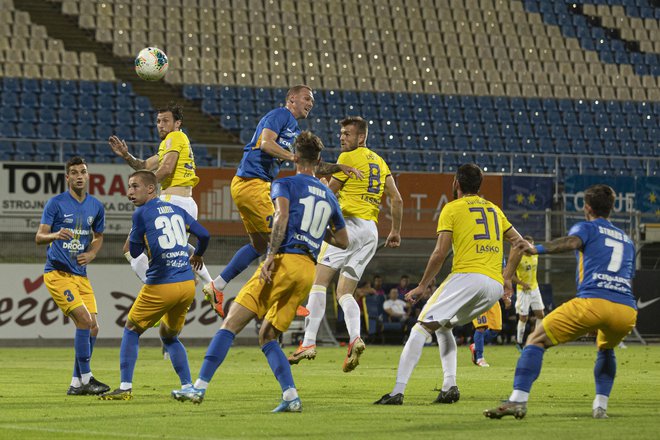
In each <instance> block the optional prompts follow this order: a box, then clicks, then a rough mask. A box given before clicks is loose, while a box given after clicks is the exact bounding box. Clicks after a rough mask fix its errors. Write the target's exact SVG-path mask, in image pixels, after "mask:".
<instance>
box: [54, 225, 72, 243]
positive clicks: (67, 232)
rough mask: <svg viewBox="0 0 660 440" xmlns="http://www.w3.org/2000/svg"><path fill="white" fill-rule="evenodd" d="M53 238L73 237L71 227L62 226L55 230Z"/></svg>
mask: <svg viewBox="0 0 660 440" xmlns="http://www.w3.org/2000/svg"><path fill="white" fill-rule="evenodd" d="M54 234H55V238H54V239H53V241H54V240H71V239H72V238H73V231H72V230H71V229H67V228H62V229H60V230H59V231H57V232H55V233H54Z"/></svg>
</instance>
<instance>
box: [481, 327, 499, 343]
mask: <svg viewBox="0 0 660 440" xmlns="http://www.w3.org/2000/svg"><path fill="white" fill-rule="evenodd" d="M499 334H500V332H498V331H497V330H491V329H488V330H486V331H485V332H484V344H490V343H491V342H493V341H494V340H495V338H497V335H499Z"/></svg>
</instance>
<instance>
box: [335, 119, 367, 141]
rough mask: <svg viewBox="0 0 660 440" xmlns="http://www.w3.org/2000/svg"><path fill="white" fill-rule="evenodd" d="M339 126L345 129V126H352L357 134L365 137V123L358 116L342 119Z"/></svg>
mask: <svg viewBox="0 0 660 440" xmlns="http://www.w3.org/2000/svg"><path fill="white" fill-rule="evenodd" d="M339 124H340V125H341V126H342V127H346V126H347V125H354V126H355V127H356V128H357V131H358V134H363V135H365V136H366V135H367V130H368V126H367V121H365V120H364V119H362V118H361V117H360V116H348V117H346V118H344V119H342V120H341V122H340V123H339Z"/></svg>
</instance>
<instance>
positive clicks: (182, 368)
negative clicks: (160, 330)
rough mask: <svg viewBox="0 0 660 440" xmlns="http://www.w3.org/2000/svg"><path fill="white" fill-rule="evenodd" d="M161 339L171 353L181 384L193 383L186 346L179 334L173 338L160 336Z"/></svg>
mask: <svg viewBox="0 0 660 440" xmlns="http://www.w3.org/2000/svg"><path fill="white" fill-rule="evenodd" d="M160 340H161V341H163V345H164V346H165V350H167V353H168V354H169V355H170V360H171V361H172V366H173V367H174V371H176V374H177V375H178V376H179V379H180V380H181V385H186V384H189V383H192V377H190V366H189V365H188V354H187V353H186V347H184V346H183V344H182V343H181V341H180V340H179V338H178V337H177V336H174V337H171V338H160Z"/></svg>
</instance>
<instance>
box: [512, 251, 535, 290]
mask: <svg viewBox="0 0 660 440" xmlns="http://www.w3.org/2000/svg"><path fill="white" fill-rule="evenodd" d="M538 267H539V256H538V255H523V256H522V259H521V260H520V263H519V264H518V267H517V268H516V276H517V277H518V279H519V280H520V281H522V282H523V283H527V284H529V286H530V287H531V288H532V290H534V289H538V287H539V283H538V281H536V270H537V269H538ZM517 290H518V291H522V290H523V288H522V286H521V285H520V284H518V287H517Z"/></svg>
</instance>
